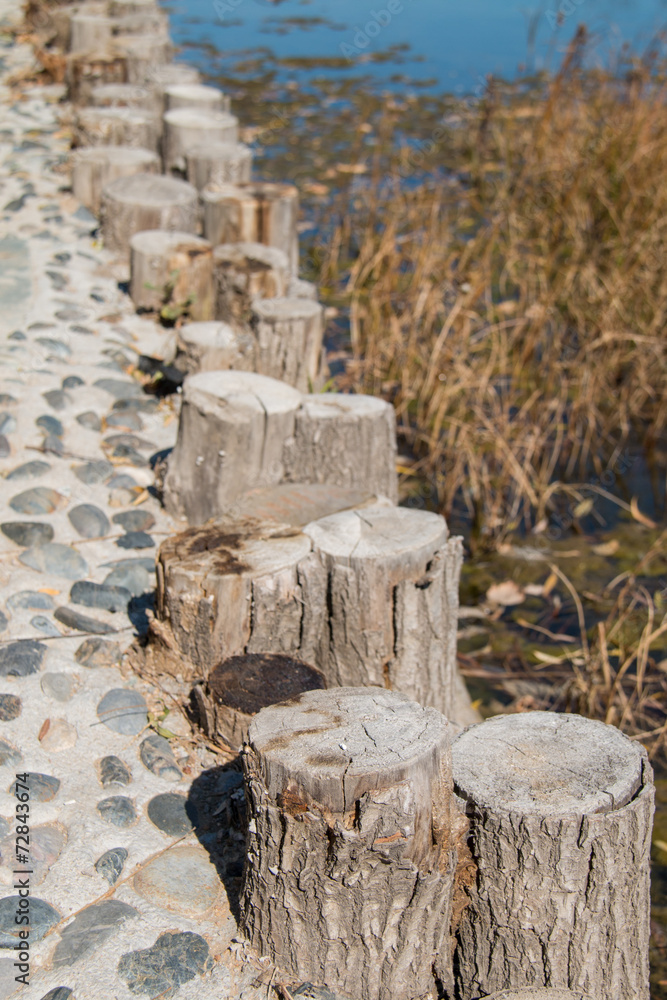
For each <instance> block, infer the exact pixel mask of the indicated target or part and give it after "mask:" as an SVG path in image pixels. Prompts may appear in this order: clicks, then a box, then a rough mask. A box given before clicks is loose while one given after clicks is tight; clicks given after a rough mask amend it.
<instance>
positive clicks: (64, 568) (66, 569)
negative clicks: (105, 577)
mask: <svg viewBox="0 0 667 1000" xmlns="http://www.w3.org/2000/svg"><path fill="white" fill-rule="evenodd" d="M19 559H20V561H21V562H22V563H23V564H24V566H29V567H30V569H36V570H37V571H38V572H40V573H52V574H53V575H54V576H62V577H64V578H65V579H67V580H80V579H81V578H82V577H84V576H87V575H88V564H87V563H86V560H85V559H84V558H83V556H82V555H80V553H79V552H77V551H76V549H72V548H70V546H69V545H60V544H59V543H58V542H48V543H47V544H46V545H37V546H34V547H33V548H30V549H26V550H25V552H22V553H21V555H20V556H19Z"/></svg>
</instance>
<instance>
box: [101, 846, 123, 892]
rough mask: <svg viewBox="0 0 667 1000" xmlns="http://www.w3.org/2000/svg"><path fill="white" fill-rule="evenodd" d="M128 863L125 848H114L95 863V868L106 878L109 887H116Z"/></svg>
mask: <svg viewBox="0 0 667 1000" xmlns="http://www.w3.org/2000/svg"><path fill="white" fill-rule="evenodd" d="M126 861H127V851H126V850H125V848H124V847H112V848H111V850H110V851H107V852H106V854H103V855H102V857H101V858H98V859H97V861H96V862H95V868H96V870H97V871H98V872H99V874H100V875H101V876H102V878H105V879H106V880H107V882H108V883H109V885H115V884H116V882H117V881H118V879H119V878H120V876H121V874H122V871H123V866H124V864H125V862H126Z"/></svg>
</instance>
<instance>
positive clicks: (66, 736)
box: [38, 719, 79, 753]
mask: <svg viewBox="0 0 667 1000" xmlns="http://www.w3.org/2000/svg"><path fill="white" fill-rule="evenodd" d="M78 736H79V734H78V733H77V731H76V726H73V725H72V723H71V722H68V721H67V719H46V720H45V721H44V723H43V725H42V728H41V729H40V731H39V736H38V739H39V742H40V743H41V744H42V746H43V747H44V749H45V750H46V751H47V752H48V753H58V752H59V751H60V750H71V749H72V747H73V746H75V745H76V741H77V739H78Z"/></svg>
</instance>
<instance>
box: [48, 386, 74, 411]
mask: <svg viewBox="0 0 667 1000" xmlns="http://www.w3.org/2000/svg"><path fill="white" fill-rule="evenodd" d="M42 396H43V397H44V399H45V400H46V402H47V403H48V404H49V406H51V407H52V408H53V409H54V410H64V409H65V407H66V406H67V404H68V402H69V399H68V397H67V393H65V392H63V390H62V389H49V391H48V392H43V393H42Z"/></svg>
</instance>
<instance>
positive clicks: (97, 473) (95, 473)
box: [74, 459, 113, 486]
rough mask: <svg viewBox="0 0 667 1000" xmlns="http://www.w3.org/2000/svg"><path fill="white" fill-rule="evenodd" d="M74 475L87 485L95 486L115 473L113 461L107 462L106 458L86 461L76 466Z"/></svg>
mask: <svg viewBox="0 0 667 1000" xmlns="http://www.w3.org/2000/svg"><path fill="white" fill-rule="evenodd" d="M74 475H75V476H76V478H77V479H80V480H81V482H82V483H85V484H86V486H95V485H96V484H97V483H103V482H105V480H107V479H108V478H109V476H111V475H113V465H112V464H111V462H105V461H104V459H99V460H98V461H95V462H84V464H83V465H75V466H74Z"/></svg>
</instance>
